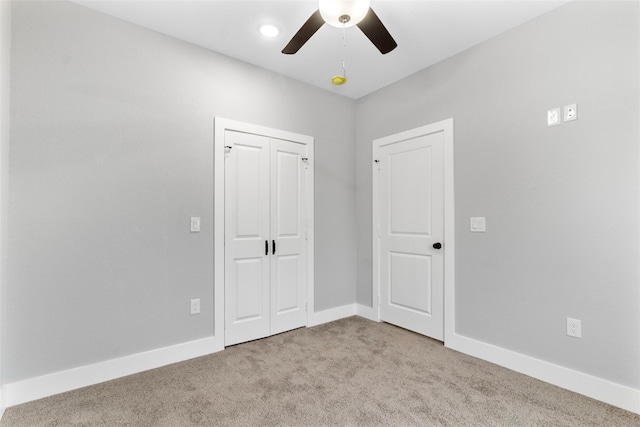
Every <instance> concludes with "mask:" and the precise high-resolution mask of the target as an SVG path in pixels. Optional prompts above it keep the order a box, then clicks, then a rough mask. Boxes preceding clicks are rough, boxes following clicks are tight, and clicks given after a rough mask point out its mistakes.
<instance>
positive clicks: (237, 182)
mask: <svg viewBox="0 0 640 427" xmlns="http://www.w3.org/2000/svg"><path fill="white" fill-rule="evenodd" d="M225 145H228V146H230V147H232V148H231V149H229V150H228V153H227V158H226V165H225V345H233V344H237V343H240V342H245V341H250V340H253V339H258V338H262V337H265V336H268V335H269V334H270V331H271V326H270V317H271V316H270V308H269V307H270V286H269V281H270V272H269V269H270V265H269V264H270V255H269V254H268V253H267V252H268V247H270V234H269V198H270V188H269V160H270V159H269V157H270V156H269V138H267V137H264V136H259V135H252V134H247V133H241V132H232V131H227V132H226V134H225ZM267 246H268V247H267Z"/></svg>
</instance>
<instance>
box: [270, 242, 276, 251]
mask: <svg viewBox="0 0 640 427" xmlns="http://www.w3.org/2000/svg"><path fill="white" fill-rule="evenodd" d="M271 242H273V255H275V254H276V241H275V240H272V241H271Z"/></svg>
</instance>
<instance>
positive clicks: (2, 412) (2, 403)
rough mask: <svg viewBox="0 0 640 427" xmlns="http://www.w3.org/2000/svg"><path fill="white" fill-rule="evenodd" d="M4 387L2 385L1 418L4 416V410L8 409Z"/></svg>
mask: <svg viewBox="0 0 640 427" xmlns="http://www.w3.org/2000/svg"><path fill="white" fill-rule="evenodd" d="M4 395H5V393H4V387H0V420H2V416H3V415H4V410H5V409H6V407H7V405H5V402H4Z"/></svg>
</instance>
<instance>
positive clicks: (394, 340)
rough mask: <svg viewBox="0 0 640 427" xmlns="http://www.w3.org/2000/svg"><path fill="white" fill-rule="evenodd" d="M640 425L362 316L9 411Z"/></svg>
mask: <svg viewBox="0 0 640 427" xmlns="http://www.w3.org/2000/svg"><path fill="white" fill-rule="evenodd" d="M80 425H82V426H207V425H243V426H271V425H294V426H302V425H304V426H311V425H314V426H315V425H362V426H372V425H396V426H400V425H402V426H404V425H421V426H598V427H602V426H635V427H638V426H640V416H638V415H635V414H632V413H630V412H627V411H624V410H622V409H618V408H615V407H612V406H609V405H606V404H604V403H601V402H598V401H595V400H592V399H589V398H587V397H584V396H581V395H578V394H575V393H571V392H569V391H566V390H563V389H560V388H558V387H555V386H552V385H549V384H546V383H543V382H541V381H538V380H535V379H532V378H530V377H527V376H525V375H521V374H518V373H516V372H513V371H510V370H507V369H504V368H501V367H499V366H496V365H493V364H491V363H488V362H484V361H482V360H479V359H476V358H473V357H469V356H465V355H463V354H460V353H457V352H455V351H452V350H449V349H446V348H444V346H443V345H442V343H439V342H437V341H434V340H431V339H428V338H425V337H422V336H420V335H417V334H414V333H412V332H408V331H406V330H403V329H400V328H397V327H394V326H392V325H389V324H385V323H375V322H371V321H368V320H364V319H361V318H358V317H351V318H348V319H343V320H339V321H337V322H333V323H328V324H325V325H321V326H317V327H314V328H302V329H298V330H295V331H291V332H287V333H284V334H280V335H277V336H273V337H270V338H266V339H262V340H258V341H253V342H250V343H245V344H240V345H237V346H234V347H229V348H227V349H226V350H224V351H222V352H220V353H216V354H212V355H209V356H205V357H201V358H198V359H193V360H190V361H187V362H182V363H177V364H174V365H170V366H166V367H163V368H160V369H155V370H152V371H147V372H143V373H140V374H136V375H132V376H129V377H125V378H120V379H117V380H114V381H109V382H106V383H103V384H99V385H95V386H92V387H87V388H83V389H80V390H75V391H71V392H68V393H64V394H60V395H56V396H52V397H49V398H46V399H42V400H39V401H36V402H30V403H26V404H23V405H20V406H15V407H12V408H9V409H7V411H6V413H5V416H4V418H3V420H2V422H1V423H0V426H2V427H11V426H80Z"/></svg>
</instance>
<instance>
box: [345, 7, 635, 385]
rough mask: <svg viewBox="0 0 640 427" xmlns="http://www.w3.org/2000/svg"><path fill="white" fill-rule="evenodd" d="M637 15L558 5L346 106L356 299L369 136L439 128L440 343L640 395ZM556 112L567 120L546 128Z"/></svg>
mask: <svg viewBox="0 0 640 427" xmlns="http://www.w3.org/2000/svg"><path fill="white" fill-rule="evenodd" d="M638 16H639V11H638V2H572V3H570V4H568V5H565V6H563V7H561V8H559V9H558V10H556V11H554V12H551V13H549V14H547V15H543V16H542V17H540V18H538V19H535V20H533V21H531V22H529V23H526V24H524V25H523V26H521V27H518V28H516V29H514V30H512V31H509V32H508V33H505V34H503V35H501V36H498V37H496V38H494V39H492V40H489V41H487V42H485V43H483V44H481V45H478V46H476V47H474V48H472V49H469V50H467V51H465V52H463V53H461V54H459V55H456V56H455V57H452V58H450V59H448V60H446V61H444V62H442V63H440V64H438V65H436V66H433V67H431V68H429V69H426V70H423V71H421V72H419V73H417V74H415V75H413V76H410V77H408V78H406V79H404V80H402V81H401V82H399V83H397V84H394V85H392V86H389V87H387V88H384V89H382V90H380V91H378V92H376V93H374V94H371V95H369V96H368V97H365V98H362V99H360V100H359V102H358V104H357V132H356V135H357V149H356V159H357V177H356V197H357V202H356V210H357V216H358V218H359V222H358V281H357V284H358V285H357V301H358V302H359V303H361V304H365V305H370V304H371V292H372V289H371V288H372V286H371V255H370V254H371V231H370V230H371V206H372V205H371V191H372V187H371V185H372V184H371V141H372V140H373V139H375V138H379V137H382V136H386V135H389V134H393V133H396V132H400V131H403V130H406V129H411V128H414V127H417V126H421V125H424V124H428V123H432V122H435V121H438V120H442V119H445V118H449V117H453V118H454V138H455V143H454V146H455V152H454V156H455V206H456V219H455V221H456V223H455V226H456V242H455V244H456V260H455V262H456V301H455V304H456V332H457V333H458V334H461V335H464V336H468V337H471V338H474V339H477V340H480V341H483V342H486V343H490V344H495V345H497V346H500V347H503V348H507V349H510V350H514V351H517V352H520V353H524V354H527V355H531V356H533V357H535V358H538V359H541V360H545V361H549V362H552V363H555V364H558V365H561V366H566V367H570V368H572V369H575V370H578V371H581V372H585V373H588V374H592V375H595V376H597V377H600V378H604V379H607V380H610V381H613V382H616V383H619V384H623V385H627V386H631V387H633V388H636V389H638V388H639V387H640V365H639V364H638V360H640V343H639V340H640V326H639V323H640V321H639V319H640V290H639V286H638V283H640V280H639V276H638V272H639V260H640V254H639V251H638V249H639V227H638V225H639V224H638V218H640V212H639V194H640V193H639V185H638V183H639V170H640V168H639V147H638V141H639V140H640V132H639V125H638V123H639V120H638V118H639V113H640V111H639V108H638V104H639V95H638V94H639V93H640V92H639V90H640V88H639V84H638V79H639V76H640V70H639V67H638V64H639V59H640V58H639V48H640V46H639V42H638V40H639V34H638V23H639V20H638ZM570 103H577V104H578V113H579V116H578V120H577V121H575V122H568V123H563V124H562V125H561V126H557V127H551V128H549V127H547V125H546V111H547V110H548V109H550V108H554V107H560V106H563V105H566V104H570ZM471 216H486V218H487V232H486V233H485V234H475V233H474V234H472V233H470V232H469V217H471ZM567 316H570V317H574V318H578V319H581V320H582V333H583V338H582V339H581V340H577V339H574V338H569V337H567V336H566V335H565V326H566V325H565V319H566V317H567Z"/></svg>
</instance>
